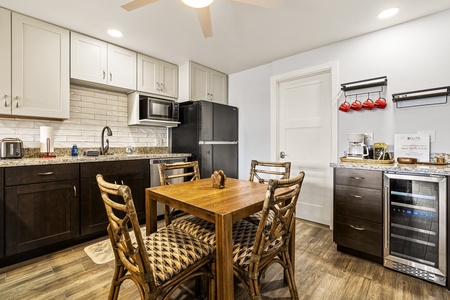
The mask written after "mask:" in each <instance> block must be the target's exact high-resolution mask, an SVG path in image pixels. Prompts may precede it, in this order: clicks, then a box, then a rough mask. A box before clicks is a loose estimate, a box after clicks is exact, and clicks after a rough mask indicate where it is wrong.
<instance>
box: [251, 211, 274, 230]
mask: <svg viewBox="0 0 450 300" xmlns="http://www.w3.org/2000/svg"><path fill="white" fill-rule="evenodd" d="M261 216H262V211H258V212H257V213H254V214H253V215H251V216H248V217H246V218H244V220H246V221H248V222H250V223H253V224H255V225H256V226H258V225H259V221H260V220H261ZM274 218H275V213H274V212H273V211H272V210H270V211H269V215H268V216H267V220H266V227H267V228H268V227H270V225H271V224H272V222H273V219H274Z"/></svg>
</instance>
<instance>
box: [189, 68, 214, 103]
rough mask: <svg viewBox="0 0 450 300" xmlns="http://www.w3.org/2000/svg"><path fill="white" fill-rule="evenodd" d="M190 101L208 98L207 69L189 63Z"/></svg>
mask: <svg viewBox="0 0 450 300" xmlns="http://www.w3.org/2000/svg"><path fill="white" fill-rule="evenodd" d="M190 79H191V88H190V92H191V93H190V94H191V95H190V100H210V99H209V97H208V93H209V91H208V88H209V87H208V80H209V68H207V67H204V66H202V65H199V64H196V63H191V70H190Z"/></svg>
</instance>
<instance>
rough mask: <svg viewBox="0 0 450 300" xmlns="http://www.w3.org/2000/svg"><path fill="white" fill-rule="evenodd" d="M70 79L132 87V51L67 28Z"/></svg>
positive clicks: (134, 79) (133, 66)
mask: <svg viewBox="0 0 450 300" xmlns="http://www.w3.org/2000/svg"><path fill="white" fill-rule="evenodd" d="M70 62H71V74H70V77H71V78H72V79H77V80H82V81H86V82H91V83H97V84H106V85H109V86H112V87H117V88H122V89H125V90H131V91H132V90H135V89H136V52H134V51H131V50H128V49H125V48H121V47H118V46H115V45H112V44H108V43H106V42H103V41H100V40H97V39H94V38H91V37H88V36H84V35H82V34H79V33H76V32H71V57H70Z"/></svg>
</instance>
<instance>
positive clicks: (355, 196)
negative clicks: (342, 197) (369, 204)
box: [350, 194, 363, 198]
mask: <svg viewBox="0 0 450 300" xmlns="http://www.w3.org/2000/svg"><path fill="white" fill-rule="evenodd" d="M350 196H352V197H354V198H362V197H363V196H360V195H355V194H350Z"/></svg>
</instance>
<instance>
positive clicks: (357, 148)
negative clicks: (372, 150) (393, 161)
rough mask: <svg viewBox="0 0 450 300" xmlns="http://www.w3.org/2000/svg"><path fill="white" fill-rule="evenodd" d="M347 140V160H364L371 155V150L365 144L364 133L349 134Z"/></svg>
mask: <svg viewBox="0 0 450 300" xmlns="http://www.w3.org/2000/svg"><path fill="white" fill-rule="evenodd" d="M347 140H348V143H349V147H348V150H347V158H357V159H363V158H364V157H366V156H368V155H369V148H368V147H367V145H366V144H364V133H347Z"/></svg>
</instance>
